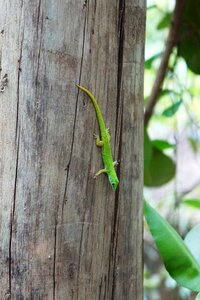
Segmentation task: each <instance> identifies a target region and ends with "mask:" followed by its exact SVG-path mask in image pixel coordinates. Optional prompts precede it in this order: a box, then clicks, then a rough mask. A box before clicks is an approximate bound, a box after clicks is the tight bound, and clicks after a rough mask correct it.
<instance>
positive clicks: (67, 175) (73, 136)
mask: <svg viewBox="0 0 200 300" xmlns="http://www.w3.org/2000/svg"><path fill="white" fill-rule="evenodd" d="M85 31H86V14H85V19H84V25H83V47H82V55H81V65H80V72H79V79H78V83H79V84H80V81H81V75H82V67H83V57H84V49H85ZM78 96H79V90H78V91H77V96H76V106H75V116H74V124H73V131H72V142H71V150H70V155H69V162H68V164H67V168H66V169H67V174H66V183H65V190H64V195H63V204H62V214H63V209H64V205H65V202H66V192H67V184H68V178H69V168H70V164H71V160H72V153H73V148H74V140H75V126H76V118H77V109H78Z"/></svg>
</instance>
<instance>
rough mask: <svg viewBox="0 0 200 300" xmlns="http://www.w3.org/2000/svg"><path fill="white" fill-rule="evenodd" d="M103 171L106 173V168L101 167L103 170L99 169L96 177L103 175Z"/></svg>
mask: <svg viewBox="0 0 200 300" xmlns="http://www.w3.org/2000/svg"><path fill="white" fill-rule="evenodd" d="M103 173H106V169H101V170H99V171H98V172H97V173H96V174H95V175H94V179H96V178H97V176H99V175H101V174H103Z"/></svg>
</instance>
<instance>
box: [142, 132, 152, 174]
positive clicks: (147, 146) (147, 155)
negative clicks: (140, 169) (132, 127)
mask: <svg viewBox="0 0 200 300" xmlns="http://www.w3.org/2000/svg"><path fill="white" fill-rule="evenodd" d="M152 151H153V149H152V145H151V141H150V139H149V136H148V133H147V130H146V129H144V168H145V169H146V168H148V167H149V163H150V161H151V157H152Z"/></svg>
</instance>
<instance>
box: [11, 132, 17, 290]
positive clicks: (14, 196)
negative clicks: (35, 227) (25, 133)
mask: <svg viewBox="0 0 200 300" xmlns="http://www.w3.org/2000/svg"><path fill="white" fill-rule="evenodd" d="M19 144H20V131H19V135H18V142H17V153H16V167H15V184H14V195H13V203H12V210H11V216H10V239H9V294H10V295H11V292H12V237H13V224H14V218H15V207H16V192H17V179H18V163H19Z"/></svg>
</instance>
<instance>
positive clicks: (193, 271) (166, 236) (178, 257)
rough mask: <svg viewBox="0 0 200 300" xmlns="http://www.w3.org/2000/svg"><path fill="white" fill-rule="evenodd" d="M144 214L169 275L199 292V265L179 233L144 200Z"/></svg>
mask: <svg viewBox="0 0 200 300" xmlns="http://www.w3.org/2000/svg"><path fill="white" fill-rule="evenodd" d="M144 214H145V218H146V221H147V224H148V226H149V229H150V231H151V234H152V236H153V238H154V241H155V243H156V245H157V248H158V250H159V253H160V255H161V257H162V258H163V261H164V265H165V267H166V269H167V271H168V272H169V274H170V276H171V277H172V278H173V279H175V280H176V282H177V283H178V284H179V285H181V286H183V287H186V288H188V289H190V290H192V291H196V292H200V265H199V264H198V262H197V261H196V259H195V258H194V256H193V255H192V253H191V252H190V250H189V249H188V247H187V246H186V245H185V244H184V242H183V240H182V238H181V237H180V235H179V234H178V233H177V232H176V231H175V229H174V228H173V227H172V226H171V225H170V224H169V223H168V222H167V221H166V220H165V219H163V218H162V217H161V216H160V215H159V214H158V213H157V212H156V211H155V209H153V208H152V207H151V206H150V205H149V204H148V203H147V202H146V201H145V204H144Z"/></svg>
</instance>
